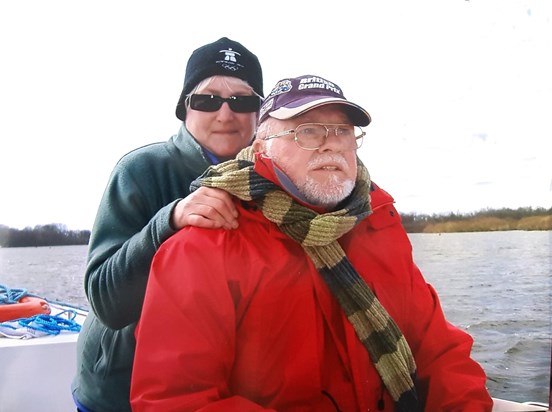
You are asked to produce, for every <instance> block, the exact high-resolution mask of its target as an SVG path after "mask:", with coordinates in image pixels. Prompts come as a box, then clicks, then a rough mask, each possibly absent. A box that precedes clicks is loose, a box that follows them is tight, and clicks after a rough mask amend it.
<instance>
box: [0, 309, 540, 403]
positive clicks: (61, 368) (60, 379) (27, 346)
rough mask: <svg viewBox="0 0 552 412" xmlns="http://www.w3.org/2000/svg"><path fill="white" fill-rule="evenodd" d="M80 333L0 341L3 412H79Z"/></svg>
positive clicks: (79, 314) (80, 314)
mask: <svg viewBox="0 0 552 412" xmlns="http://www.w3.org/2000/svg"><path fill="white" fill-rule="evenodd" d="M51 307H52V314H53V315H54V314H59V313H60V312H62V311H64V310H66V309H72V310H75V311H76V312H77V317H76V318H75V321H77V322H78V323H79V324H81V325H82V323H83V322H84V320H85V318H86V315H87V312H86V311H84V310H80V309H75V308H74V307H63V306H60V305H56V304H51ZM77 337H78V333H76V332H73V333H72V332H67V333H65V332H63V333H60V334H59V335H55V336H52V335H49V336H42V337H37V338H31V339H13V338H5V337H2V338H0V365H2V369H3V370H2V372H3V375H4V377H3V378H2V379H1V380H0V412H23V411H25V412H27V411H39V410H40V411H42V412H65V411H68V412H69V411H73V412H74V411H75V410H76V407H75V404H74V402H73V399H72V397H71V381H72V380H73V376H74V374H75V370H76V364H77V360H76V356H77ZM493 401H494V406H493V412H522V411H523V412H524V411H527V412H531V411H548V410H549V409H548V406H547V405H545V404H539V403H533V402H525V403H519V402H512V401H508V400H505V399H498V398H493Z"/></svg>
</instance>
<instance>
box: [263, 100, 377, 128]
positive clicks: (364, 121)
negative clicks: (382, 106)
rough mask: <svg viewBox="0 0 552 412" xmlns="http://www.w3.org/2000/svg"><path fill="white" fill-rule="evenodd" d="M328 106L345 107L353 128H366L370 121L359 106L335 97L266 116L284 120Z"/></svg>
mask: <svg viewBox="0 0 552 412" xmlns="http://www.w3.org/2000/svg"><path fill="white" fill-rule="evenodd" d="M328 104H341V105H343V106H346V109H347V114H348V115H349V117H350V118H351V121H352V122H353V123H354V125H355V126H368V125H369V124H370V122H371V121H372V118H371V117H370V114H369V113H368V112H367V111H366V110H364V109H363V108H362V107H360V106H359V105H357V104H355V103H352V102H350V101H348V100H344V99H339V98H335V97H326V98H323V99H317V100H311V101H309V102H306V103H303V104H300V105H299V106H296V107H280V108H279V109H276V110H274V111H272V112H269V113H268V115H269V116H270V117H274V118H275V119H278V120H286V119H291V118H293V117H296V116H299V115H301V114H303V113H305V112H307V111H309V110H312V109H315V108H317V107H320V106H326V105H328Z"/></svg>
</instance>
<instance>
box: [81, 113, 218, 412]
mask: <svg viewBox="0 0 552 412" xmlns="http://www.w3.org/2000/svg"><path fill="white" fill-rule="evenodd" d="M210 164H211V163H210V161H209V160H208V159H207V158H206V156H205V154H204V152H203V150H202V149H201V146H199V144H198V143H197V142H196V141H195V140H194V138H193V137H192V136H191V135H190V134H189V132H188V131H187V130H186V128H185V127H184V124H183V125H182V127H181V128H180V130H179V132H178V134H176V135H174V136H172V137H171V138H170V139H169V140H168V141H166V142H163V143H154V144H150V145H147V146H144V147H141V148H139V149H136V150H134V151H132V152H130V153H127V154H126V155H125V156H123V157H122V158H121V159H120V160H119V162H118V163H117V165H116V166H115V168H114V170H113V172H112V174H111V176H110V179H109V182H108V184H107V187H106V189H105V192H104V194H103V197H102V200H101V203H100V206H99V209H98V213H97V216H96V220H95V222H94V227H93V230H92V236H91V238H90V243H89V249H88V258H87V268H86V274H85V281H84V287H85V291H86V295H87V297H88V300H89V302H90V306H91V308H92V310H91V311H90V313H89V315H88V317H87V319H86V321H85V323H84V326H83V328H82V331H81V333H80V335H79V338H78V346H77V373H76V376H75V378H74V380H73V384H72V388H71V389H72V391H73V396H74V397H76V399H77V400H78V401H79V403H81V404H82V405H84V406H86V408H88V409H90V410H92V411H97V412H99V411H101V412H110V411H130V404H129V391H130V378H131V371H132V363H133V359H134V349H135V345H136V342H135V339H134V329H135V327H136V322H137V321H138V318H139V316H140V312H141V310H142V303H143V300H144V294H145V291H146V284H147V280H148V274H149V269H150V264H151V261H152V259H153V255H154V254H155V252H156V251H157V249H158V248H159V246H160V245H161V243H163V241H165V240H166V239H168V238H169V237H170V236H171V235H173V234H174V233H175V231H174V230H173V229H172V228H171V226H170V223H169V222H170V215H171V211H172V209H173V208H174V206H175V205H176V203H177V201H178V200H179V199H182V198H184V197H186V196H187V195H188V194H189V193H190V191H189V188H190V183H191V182H192V180H194V179H195V178H197V177H198V176H199V175H200V174H201V173H203V172H204V171H205V169H207V167H208V166H209V165H210Z"/></svg>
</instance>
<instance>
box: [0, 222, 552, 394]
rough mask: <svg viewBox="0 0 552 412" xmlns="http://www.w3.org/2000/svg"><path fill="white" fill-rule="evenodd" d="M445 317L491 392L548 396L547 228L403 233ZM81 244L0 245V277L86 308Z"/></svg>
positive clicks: (551, 272)
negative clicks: (467, 345) (469, 341)
mask: <svg viewBox="0 0 552 412" xmlns="http://www.w3.org/2000/svg"><path fill="white" fill-rule="evenodd" d="M409 237H410V239H411V240H412V245H413V248H414V258H415V260H416V262H417V264H418V266H419V267H420V268H421V270H422V273H423V274H424V276H425V277H426V279H427V280H428V282H430V283H431V284H432V285H433V286H434V287H435V289H436V290H437V292H438V293H439V295H440V298H441V304H442V306H443V308H444V311H445V314H446V315H447V318H448V319H449V320H450V321H451V322H452V323H454V324H455V325H457V326H459V327H460V328H462V329H464V330H466V331H467V332H468V333H470V334H471V335H472V336H473V337H474V339H475V343H474V348H473V357H474V358H475V359H476V360H477V361H478V362H479V363H480V364H481V365H482V366H483V368H484V369H485V371H486V373H487V376H488V382H487V386H488V388H489V391H490V393H491V395H492V396H494V397H498V398H504V399H509V400H513V401H521V402H523V401H529V400H531V401H539V402H548V396H549V383H550V355H551V346H550V345H551V336H552V334H551V290H552V287H551V282H552V232H550V231H548V232H546V231H537V232H524V231H511V232H481V233H444V234H410V235H409ZM85 259H86V246H57V247H39V248H8V249H2V248H0V284H2V285H6V286H9V287H11V288H25V289H27V290H28V292H29V293H33V294H36V295H40V296H44V297H46V298H48V299H50V300H58V301H61V302H67V303H70V304H73V305H76V306H81V307H85V308H88V307H89V306H88V304H87V302H86V297H85V294H84V288H83V278H84V267H85Z"/></svg>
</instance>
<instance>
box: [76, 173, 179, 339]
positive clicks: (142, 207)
mask: <svg viewBox="0 0 552 412" xmlns="http://www.w3.org/2000/svg"><path fill="white" fill-rule="evenodd" d="M152 197H153V196H152V195H151V194H149V193H144V192H143V188H142V185H141V184H140V182H138V181H136V178H135V177H134V176H132V174H130V173H128V171H127V170H126V169H125V168H124V167H123V166H122V165H121V164H118V165H117V166H116V167H115V169H114V171H113V173H112V175H111V177H110V180H109V182H108V185H107V187H106V189H105V192H104V195H103V197H102V200H101V202H100V206H99V208H98V213H97V215H96V220H95V223H94V227H93V230H92V236H91V239H90V244H89V249H88V261H87V267H86V273H85V292H86V295H87V297H88V300H89V302H90V306H91V308H92V310H93V311H94V312H95V314H96V316H97V317H98V318H99V319H100V320H101V322H102V323H104V324H105V325H107V326H108V327H110V328H112V329H121V328H123V327H125V326H127V325H129V324H131V323H134V322H136V321H137V320H138V318H139V315H140V311H141V309H142V301H143V297H144V293H145V289H146V282H147V277H148V273H149V268H150V264H151V260H152V258H153V255H154V254H155V252H156V251H157V249H158V248H159V246H160V245H161V243H162V242H163V241H164V240H166V239H167V238H168V237H170V236H171V235H172V234H173V233H174V230H173V229H172V228H171V227H170V223H169V219H170V214H171V211H172V209H173V208H174V205H175V204H176V202H177V201H178V199H177V200H174V201H172V202H171V203H169V204H167V205H165V206H163V205H155V204H154V202H155V201H156V199H151V198H152Z"/></svg>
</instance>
